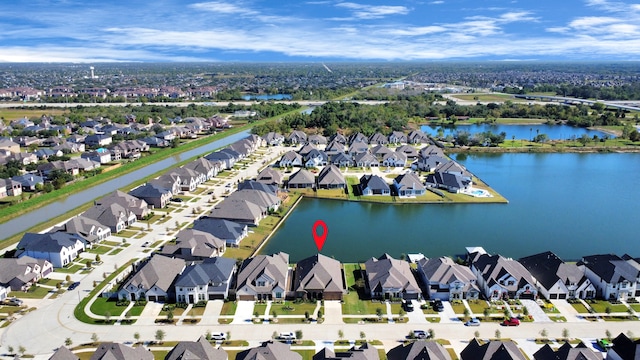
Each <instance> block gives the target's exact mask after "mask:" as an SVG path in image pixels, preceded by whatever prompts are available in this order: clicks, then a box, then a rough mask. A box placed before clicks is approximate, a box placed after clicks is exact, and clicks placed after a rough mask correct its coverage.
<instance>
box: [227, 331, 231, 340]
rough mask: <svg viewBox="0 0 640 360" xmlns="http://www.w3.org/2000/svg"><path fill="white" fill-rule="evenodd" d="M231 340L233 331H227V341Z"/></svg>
mask: <svg viewBox="0 0 640 360" xmlns="http://www.w3.org/2000/svg"><path fill="white" fill-rule="evenodd" d="M229 340H231V331H227V341H229Z"/></svg>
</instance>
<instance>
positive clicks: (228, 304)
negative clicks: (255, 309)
mask: <svg viewBox="0 0 640 360" xmlns="http://www.w3.org/2000/svg"><path fill="white" fill-rule="evenodd" d="M237 307H238V303H237V302H235V301H225V302H224V304H223V305H222V310H220V315H235V313H236V308H237Z"/></svg>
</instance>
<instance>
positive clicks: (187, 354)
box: [164, 335, 229, 360]
mask: <svg viewBox="0 0 640 360" xmlns="http://www.w3.org/2000/svg"><path fill="white" fill-rule="evenodd" d="M228 359H229V355H227V352H226V351H224V350H223V349H222V348H215V347H213V346H212V345H211V343H210V342H209V341H208V340H207V339H206V338H205V337H204V336H203V335H200V338H199V339H198V341H180V342H178V343H177V344H176V346H174V347H173V349H171V351H169V353H168V354H167V356H165V358H164V360H228Z"/></svg>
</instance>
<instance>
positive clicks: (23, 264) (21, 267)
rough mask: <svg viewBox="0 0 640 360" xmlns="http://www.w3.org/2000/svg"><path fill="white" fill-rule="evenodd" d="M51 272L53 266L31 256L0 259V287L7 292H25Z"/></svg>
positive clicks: (46, 261)
mask: <svg viewBox="0 0 640 360" xmlns="http://www.w3.org/2000/svg"><path fill="white" fill-rule="evenodd" d="M52 271H53V264H51V263H50V262H49V261H48V260H45V259H36V258H33V257H31V256H22V257H19V258H0V287H4V288H6V289H8V290H9V291H27V290H29V288H30V287H31V285H33V284H35V283H37V282H38V280H40V279H42V278H44V277H46V276H47V275H49V274H50V273H51V272H52ZM9 291H7V293H8V292H9Z"/></svg>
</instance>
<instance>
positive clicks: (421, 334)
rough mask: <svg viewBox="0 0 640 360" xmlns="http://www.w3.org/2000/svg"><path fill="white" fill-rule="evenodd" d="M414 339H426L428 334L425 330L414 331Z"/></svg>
mask: <svg viewBox="0 0 640 360" xmlns="http://www.w3.org/2000/svg"><path fill="white" fill-rule="evenodd" d="M413 337H414V338H416V339H426V338H427V333H426V332H424V330H413Z"/></svg>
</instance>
